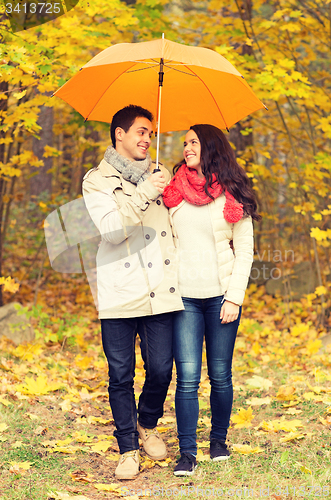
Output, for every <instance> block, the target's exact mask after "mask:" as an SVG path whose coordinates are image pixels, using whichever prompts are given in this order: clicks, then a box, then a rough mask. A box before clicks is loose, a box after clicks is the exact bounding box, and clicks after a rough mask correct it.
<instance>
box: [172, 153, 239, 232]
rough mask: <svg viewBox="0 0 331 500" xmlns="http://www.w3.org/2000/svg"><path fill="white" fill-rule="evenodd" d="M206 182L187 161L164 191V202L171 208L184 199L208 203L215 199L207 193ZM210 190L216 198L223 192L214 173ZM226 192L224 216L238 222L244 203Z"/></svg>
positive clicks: (231, 221)
mask: <svg viewBox="0 0 331 500" xmlns="http://www.w3.org/2000/svg"><path fill="white" fill-rule="evenodd" d="M205 184H206V179H202V178H200V177H199V176H198V172H197V171H196V170H195V169H193V168H191V169H190V168H188V166H187V165H186V163H183V165H182V166H181V167H180V168H179V170H178V171H177V172H176V175H175V176H174V177H173V178H172V179H171V181H170V183H169V184H168V186H167V187H166V188H165V189H164V191H163V201H164V204H165V205H166V206H167V207H169V208H170V207H176V206H177V205H179V203H180V202H181V201H182V200H186V201H187V202H188V203H191V204H192V205H206V204H207V203H210V202H212V201H213V200H212V199H211V198H210V197H209V196H208V195H207V194H206V192H205V189H204V188H205ZM208 191H209V192H210V194H211V195H212V196H213V197H214V198H218V196H220V195H221V194H222V193H223V189H222V186H221V185H220V184H219V183H218V182H217V180H216V175H215V174H213V175H212V184H211V186H210V187H209V188H208ZM224 194H225V197H226V201H225V205H224V209H223V214H224V218H225V220H226V221H228V222H230V223H233V222H238V221H239V220H240V219H241V218H242V216H243V214H244V210H243V206H242V203H237V202H236V200H235V199H234V197H233V196H232V194H230V193H229V192H228V191H227V190H225V193H224Z"/></svg>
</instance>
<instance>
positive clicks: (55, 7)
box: [6, 2, 61, 14]
mask: <svg viewBox="0 0 331 500" xmlns="http://www.w3.org/2000/svg"><path fill="white" fill-rule="evenodd" d="M23 12H24V13H25V14H36V13H38V14H60V13H61V3H59V2H57V3H43V2H38V3H33V2H32V3H30V2H26V3H17V4H16V5H15V4H14V3H7V4H6V14H13V13H17V14H20V13H23Z"/></svg>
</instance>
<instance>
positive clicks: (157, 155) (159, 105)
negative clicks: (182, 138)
mask: <svg viewBox="0 0 331 500" xmlns="http://www.w3.org/2000/svg"><path fill="white" fill-rule="evenodd" d="M163 75H164V72H163V59H161V60H160V71H159V102H158V111H157V132H156V168H154V170H153V173H154V172H160V169H159V149H160V118H161V97H162V86H163Z"/></svg>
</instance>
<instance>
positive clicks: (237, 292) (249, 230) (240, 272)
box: [225, 217, 254, 306]
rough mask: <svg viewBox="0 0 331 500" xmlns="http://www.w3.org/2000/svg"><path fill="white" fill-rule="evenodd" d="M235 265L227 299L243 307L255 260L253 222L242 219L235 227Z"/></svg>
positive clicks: (250, 219) (226, 295)
mask: <svg viewBox="0 0 331 500" xmlns="http://www.w3.org/2000/svg"><path fill="white" fill-rule="evenodd" d="M233 247H234V254H235V259H234V265H233V270H232V273H231V277H230V281H229V285H228V289H227V292H226V294H225V299H226V300H228V301H229V302H233V303H235V304H238V305H239V306H240V305H242V303H243V301H244V297H245V291H246V288H247V284H248V279H249V275H250V272H251V267H252V263H253V259H254V238H253V222H252V218H251V217H245V218H242V219H241V220H240V221H239V222H236V223H235V224H234V225H233Z"/></svg>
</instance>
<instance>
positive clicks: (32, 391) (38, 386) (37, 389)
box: [16, 375, 63, 396]
mask: <svg viewBox="0 0 331 500" xmlns="http://www.w3.org/2000/svg"><path fill="white" fill-rule="evenodd" d="M61 387H63V383H55V382H53V383H52V382H49V380H48V379H47V377H45V376H44V375H39V377H37V379H34V378H33V377H28V376H26V377H25V383H24V384H18V385H17V386H16V390H17V391H18V392H21V393H22V394H29V395H31V396H41V395H43V394H47V393H48V392H54V391H57V390H58V389H60V388H61Z"/></svg>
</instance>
